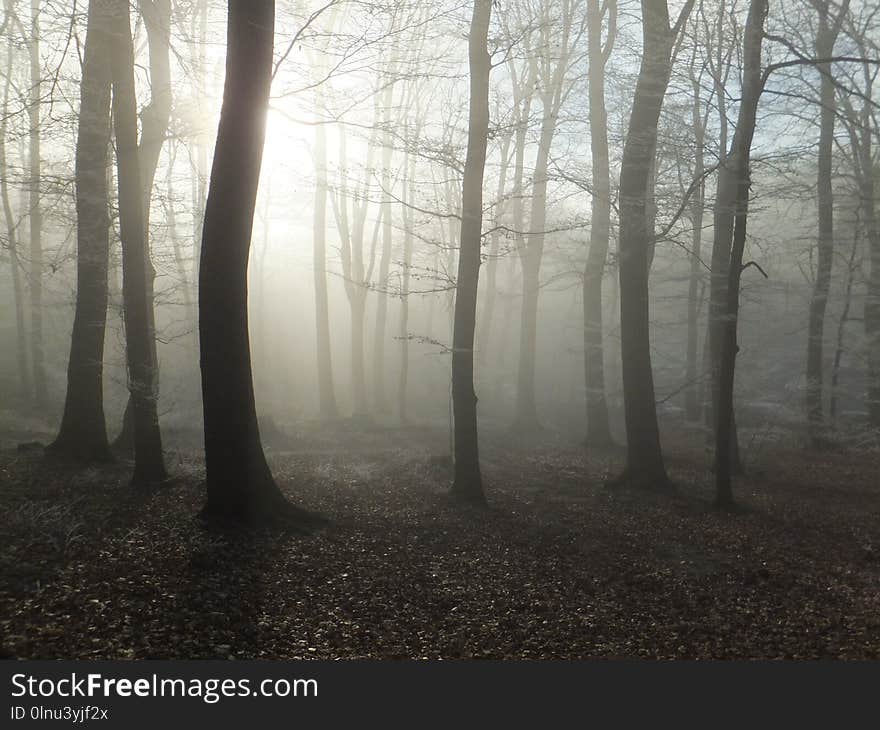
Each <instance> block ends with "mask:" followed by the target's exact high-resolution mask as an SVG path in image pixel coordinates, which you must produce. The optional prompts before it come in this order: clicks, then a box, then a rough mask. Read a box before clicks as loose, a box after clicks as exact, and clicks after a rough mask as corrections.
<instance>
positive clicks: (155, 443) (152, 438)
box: [110, 0, 167, 486]
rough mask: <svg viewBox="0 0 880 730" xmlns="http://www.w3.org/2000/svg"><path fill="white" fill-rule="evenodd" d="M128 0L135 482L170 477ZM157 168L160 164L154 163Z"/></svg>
mask: <svg viewBox="0 0 880 730" xmlns="http://www.w3.org/2000/svg"><path fill="white" fill-rule="evenodd" d="M130 22H131V21H130V18H129V5H128V0H115V2H114V3H113V25H112V29H113V42H112V51H111V54H110V65H111V68H112V80H113V126H114V130H115V137H116V162H117V181H118V185H119V227H120V234H121V238H122V298H123V308H124V314H125V352H126V361H127V365H128V388H129V398H130V400H131V411H132V420H133V422H134V459H135V462H134V476H133V478H132V483H133V484H134V485H135V486H147V485H150V484H155V483H157V482H160V481H163V480H164V479H166V478H167V473H166V472H165V463H164V459H163V456H162V438H161V435H160V433H159V415H158V411H157V403H156V397H155V392H154V389H153V379H154V367H153V363H154V360H153V351H154V348H153V347H151V344H150V341H151V339H152V336H151V335H152V330H151V329H150V322H151V316H150V309H151V308H152V306H151V305H152V299H151V297H150V286H149V284H148V279H149V278H150V276H149V274H148V272H147V267H148V261H149V253H148V248H149V247H148V243H147V241H148V238H147V226H146V214H145V206H144V196H143V181H142V177H141V167H140V165H141V159H140V154H139V150H138V143H137V98H136V92H135V82H134V45H133V43H132V38H131V25H130ZM154 172H155V168H154Z"/></svg>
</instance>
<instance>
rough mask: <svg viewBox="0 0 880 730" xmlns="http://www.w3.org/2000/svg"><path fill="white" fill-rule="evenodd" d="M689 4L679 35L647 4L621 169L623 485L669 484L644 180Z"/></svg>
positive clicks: (660, 8)
mask: <svg viewBox="0 0 880 730" xmlns="http://www.w3.org/2000/svg"><path fill="white" fill-rule="evenodd" d="M692 6H693V3H692V2H687V3H686V4H685V7H684V9H683V10H682V13H681V16H680V18H679V21H678V23H677V24H676V27H675V28H674V29H670V28H669V11H668V9H667V7H666V3H665V2H662V3H661V2H655V1H654V0H642V35H643V39H644V47H643V48H644V50H643V53H642V62H641V66H640V68H639V77H638V81H637V83H636V92H635V98H634V99H633V108H632V113H631V115H630V122H629V129H628V131H627V135H626V142H625V144H624V148H623V160H622V163H621V168H620V256H619V268H620V330H621V331H620V335H621V359H622V361H623V400H624V411H625V415H626V442H627V443H626V446H627V454H626V469H625V471H624V473H623V475H622V476H621V477H620V479H619V480H618V481H621V482H632V483H634V484H638V485H640V486H646V487H650V488H665V487H668V486H669V478H668V477H667V475H666V467H665V465H664V463H663V453H662V451H661V448H660V429H659V426H658V424H657V408H656V404H655V400H654V375H653V372H652V369H651V342H650V316H649V312H648V256H649V250H650V247H651V238H652V233H653V232H652V231H650V230H648V216H647V201H646V193H647V190H646V185H645V181H646V180H647V179H648V176H649V174H650V171H651V166H652V161H653V159H654V153H655V149H656V144H657V124H658V121H659V118H660V110H661V108H662V106H663V98H664V96H665V95H666V87H667V85H668V84H669V75H670V72H671V61H670V55H671V53H672V45H673V43H674V41H675V38H676V35H677V33H678V29H679V27H680V26H681V24H682V23H683V21H684V19H685V18H686V17H687V14H688V13H689V12H690V9H691V7H692Z"/></svg>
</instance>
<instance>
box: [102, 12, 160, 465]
mask: <svg viewBox="0 0 880 730" xmlns="http://www.w3.org/2000/svg"><path fill="white" fill-rule="evenodd" d="M138 5H139V7H140V10H141V15H142V16H143V19H144V26H145V27H146V29H147V44H148V46H149V51H150V102H149V104H147V105H146V106H145V107H144V108H143V110H142V112H141V126H142V131H141V140H140V144H139V145H138V157H139V168H140V185H141V196H142V198H143V201H142V203H141V207H142V209H143V221H144V231H145V236H146V246H145V249H144V253H145V256H146V261H145V276H146V292H147V325H148V329H149V335H148V337H149V348H150V389H151V393H152V397H153V398H154V399H156V400H158V398H159V356H158V353H157V351H156V317H155V305H154V295H153V285H154V279H155V276H156V274H155V271H154V270H153V265H152V256H151V255H150V248H151V246H150V240H151V235H150V207H151V202H152V198H153V182H154V181H155V179H156V170H157V169H158V166H159V157H160V155H161V153H162V146H163V145H164V143H165V138H166V137H167V136H168V125H169V122H170V120H171V60H170V55H171V0H138ZM113 445H114V446H115V447H117V448H122V449H126V450H130V449H131V447H132V446H133V445H134V403H133V400H132V399H131V398H130V399H129V401H128V404H127V405H126V407H125V414H124V415H123V419H122V431H121V433H120V434H119V436H118V437H117V438H116V440H115V441H114V443H113Z"/></svg>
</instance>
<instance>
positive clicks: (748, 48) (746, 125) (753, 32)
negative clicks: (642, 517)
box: [715, 0, 768, 507]
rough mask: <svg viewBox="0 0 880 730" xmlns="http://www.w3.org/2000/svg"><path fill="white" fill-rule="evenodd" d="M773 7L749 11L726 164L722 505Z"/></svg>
mask: <svg viewBox="0 0 880 730" xmlns="http://www.w3.org/2000/svg"><path fill="white" fill-rule="evenodd" d="M767 7H768V3H767V0H752V2H751V5H750V6H749V15H748V19H747V21H746V26H745V30H744V32H743V80H742V99H741V100H740V106H739V114H738V117H737V122H736V131H735V132H734V135H733V141H732V142H731V148H730V154H729V155H728V156H727V162H726V165H725V167H724V168H723V170H722V172H724V171H727V179H728V184H730V185H732V186H733V206H732V212H733V215H734V231H733V245H732V248H731V251H730V260H729V262H728V266H727V272H728V280H727V287H726V289H727V292H726V294H727V302H726V309H725V316H724V318H723V320H722V323H721V324H722V327H721V330H720V335H721V343H720V349H721V359H720V363H719V375H718V381H719V386H718V391H719V392H718V400H717V404H716V409H715V417H716V422H717V424H716V427H715V501H716V504H717V505H718V506H721V507H728V506H730V505H732V504H733V490H732V484H731V475H732V473H733V466H734V464H733V458H734V453H733V450H732V449H731V448H729V446H730V444H731V440H732V438H733V428H734V422H733V385H734V370H735V367H736V353H737V350H738V349H739V348H738V346H737V342H736V331H737V319H738V317H739V285H740V277H741V276H742V270H743V253H744V250H745V242H746V223H747V220H748V208H749V180H750V169H749V168H750V155H751V147H752V138H753V137H754V134H755V121H756V117H757V111H758V100H759V99H760V97H761V91H762V89H763V80H762V77H761V45H762V41H763V38H764V19H765V18H766V16H767ZM719 186H720V182H719ZM719 197H720V193H719ZM716 235H717V234H716Z"/></svg>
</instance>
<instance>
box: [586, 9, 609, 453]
mask: <svg viewBox="0 0 880 730" xmlns="http://www.w3.org/2000/svg"><path fill="white" fill-rule="evenodd" d="M609 11H610V13H611V15H610V16H609V27H608V40H607V42H606V47H605V48H603V47H602V11H601V9H600V7H599V0H589V2H588V3H587V43H588V49H589V63H590V73H589V77H588V82H589V96H590V150H591V154H592V162H593V173H592V174H593V193H592V196H591V216H590V218H591V222H590V252H589V254H588V255H587V261H586V265H585V267H584V294H583V304H584V385H585V388H586V415H587V440H586V443H587V446H588V447H590V448H599V449H601V448H606V447H608V446H610V445H611V444H612V443H613V439H612V438H611V427H610V425H609V421H608V402H607V400H606V396H605V352H604V347H603V342H602V338H603V333H604V329H603V326H602V280H603V278H604V277H605V264H606V262H607V260H608V243H609V240H610V237H611V173H610V169H609V162H608V114H607V112H606V110H605V62H606V60H607V58H608V55H609V54H610V52H611V48H612V47H613V44H614V36H615V29H616V20H615V18H616V13H617V3H616V0H612V2H611V3H609Z"/></svg>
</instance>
